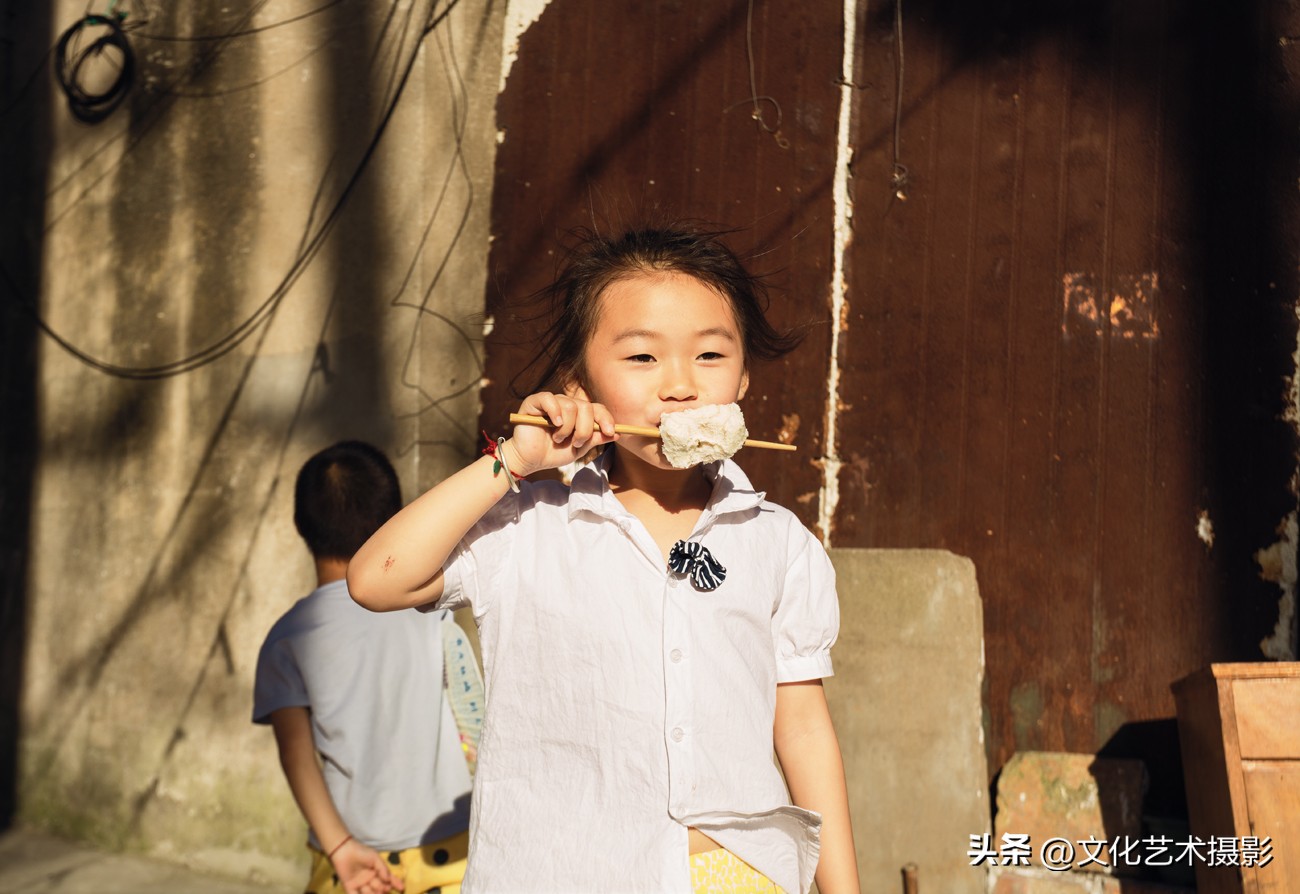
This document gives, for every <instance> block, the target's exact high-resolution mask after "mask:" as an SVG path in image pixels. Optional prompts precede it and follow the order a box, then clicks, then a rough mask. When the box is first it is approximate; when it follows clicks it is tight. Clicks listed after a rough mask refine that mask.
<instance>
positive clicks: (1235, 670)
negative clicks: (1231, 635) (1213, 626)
mask: <svg viewBox="0 0 1300 894" xmlns="http://www.w3.org/2000/svg"><path fill="white" fill-rule="evenodd" d="M1173 691H1174V700H1175V702H1176V703H1177V706H1178V738H1179V741H1180V743H1181V746H1182V752H1183V772H1184V777H1185V783H1186V787H1187V807H1188V813H1189V814H1190V820H1191V832H1192V835H1194V836H1196V837H1198V838H1201V839H1206V840H1208V839H1210V838H1215V839H1218V838H1235V839H1237V842H1238V844H1240V842H1241V839H1242V838H1250V837H1255V838H1259V839H1263V838H1270V839H1271V845H1272V850H1271V853H1272V860H1271V862H1268V863H1267V865H1264V866H1232V865H1218V866H1208V865H1206V864H1205V863H1203V862H1199V861H1198V862H1197V864H1196V889H1197V894H1300V662H1260V663H1251V664H1212V665H1210V666H1209V667H1206V668H1202V669H1201V670H1199V671H1197V672H1195V673H1193V674H1190V675H1189V676H1187V677H1184V678H1183V679H1181V680H1179V681H1178V682H1176V683H1174V684H1173ZM1248 843H1249V842H1248Z"/></svg>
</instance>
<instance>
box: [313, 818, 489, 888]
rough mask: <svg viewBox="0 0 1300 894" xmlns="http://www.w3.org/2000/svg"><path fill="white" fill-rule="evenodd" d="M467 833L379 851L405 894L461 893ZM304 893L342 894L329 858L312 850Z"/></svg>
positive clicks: (467, 841) (467, 842)
mask: <svg viewBox="0 0 1300 894" xmlns="http://www.w3.org/2000/svg"><path fill="white" fill-rule="evenodd" d="M468 853H469V833H468V832H462V833H461V834H459V835H455V836H453V837H451V838H444V839H443V840H442V841H435V842H433V843H432V844H426V845H424V846H423V847H412V848H407V849H406V850H404V851H381V854H382V855H383V857H384V859H385V860H387V861H388V865H389V866H390V867H391V868H392V871H393V875H394V876H396V877H397V878H400V879H402V880H403V881H405V882H406V892H405V894H460V882H461V879H463V878H464V877H465V857H466V855H467V854H468ZM305 894H344V891H343V885H342V884H340V883H339V880H338V876H336V875H335V874H334V866H333V864H332V863H330V861H329V858H328V857H326V856H325V855H324V854H322V853H321V852H320V851H318V850H316V849H315V848H312V849H311V880H310V881H309V882H308V883H307V890H306V892H305Z"/></svg>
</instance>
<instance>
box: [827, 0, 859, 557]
mask: <svg viewBox="0 0 1300 894" xmlns="http://www.w3.org/2000/svg"><path fill="white" fill-rule="evenodd" d="M857 26H858V0H845V3H844V52H843V54H842V62H841V68H840V116H839V124H838V127H837V129H836V145H835V184H834V189H833V190H832V196H833V202H834V207H835V248H834V261H833V267H832V270H831V319H832V320H835V321H836V324H835V325H834V326H832V327H831V350H830V355H831V357H830V370H829V372H828V376H827V378H828V381H827V397H826V449H825V458H824V461H823V462H822V489H821V500H820V503H821V505H820V506H819V511H818V522H817V527H818V530H819V531H820V533H821V538H822V543H823V544H824V545H825V546H828V547H829V546H830V545H831V522H832V520H833V519H834V518H835V510H836V508H837V507H838V506H839V502H840V458H839V447H838V445H837V443H836V441H837V439H838V435H839V431H838V428H839V412H840V410H839V407H840V333H841V332H847V331H848V301H847V300H846V294H845V293H846V289H847V284H846V282H845V279H844V256H845V254H846V253H847V252H848V247H849V242H850V241H851V233H850V224H851V221H852V219H853V202H852V200H851V199H850V197H849V165H850V163H851V162H852V161H853V147H852V145H851V144H850V143H849V125H850V122H851V119H852V113H853V69H854V68H855V56H854V52H855V46H854V45H855V44H856V43H857Z"/></svg>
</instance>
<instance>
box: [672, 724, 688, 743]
mask: <svg viewBox="0 0 1300 894" xmlns="http://www.w3.org/2000/svg"><path fill="white" fill-rule="evenodd" d="M685 735H686V733H684V732H682V728H681V727H680V726H678V727H674V728H673V741H674V742H680V741H681V740H682V737H684V736H685Z"/></svg>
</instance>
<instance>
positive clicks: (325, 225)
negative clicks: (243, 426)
mask: <svg viewBox="0 0 1300 894" xmlns="http://www.w3.org/2000/svg"><path fill="white" fill-rule="evenodd" d="M459 3H460V0H450V2H448V3H447V5H446V6H445V7H443V9H442V10H441V12H439V13H438V14H437V15H432V9H431V10H430V13H431V17H430V19H429V20H428V22H426V23H425V25H424V26H423V27H422V28H421V31H420V36H419V38H418V39H417V40H416V42H415V46H414V47H413V48H412V51H411V53H410V55H409V57H408V59H407V62H406V65H405V66H404V68H403V70H402V72H401V76H400V77H399V78H398V81H397V85H396V88H395V90H394V91H393V94H392V96H391V98H390V99H389V102H388V105H387V107H386V108H385V109H384V113H383V115H382V116H381V118H380V120H379V123H378V125H377V126H376V129H375V132H374V133H373V134H372V136H371V138H370V141H369V143H368V144H367V145H366V149H365V151H364V152H363V153H362V156H361V158H360V160H359V161H358V162H357V166H356V167H355V168H354V169H353V171H352V173H351V175H350V176H349V177H348V180H347V182H346V183H345V184H344V186H343V189H342V190H341V191H340V192H339V195H338V198H337V199H336V200H335V201H334V204H333V205H332V206H331V207H330V209H329V211H328V212H327V214H326V215H325V217H324V218H323V219H322V221H321V223H320V225H319V227H318V228H317V230H316V232H315V233H313V234H311V236H310V237H309V238H307V239H306V240H305V242H304V245H303V246H302V248H301V249H300V250H299V253H298V255H297V257H295V258H294V260H293V262H292V263H291V264H290V265H289V269H288V270H287V271H286V272H285V274H284V276H283V278H282V279H281V280H280V282H279V284H278V285H277V286H276V287H275V289H274V290H272V292H271V294H270V295H269V296H268V297H267V298H266V300H265V301H263V302H262V304H261V305H259V306H258V307H257V309H256V310H255V311H253V313H252V314H250V315H249V316H248V317H246V318H245V319H244V320H243V321H242V322H241V323H239V324H238V325H236V326H235V327H234V328H232V329H231V330H230V331H229V332H227V333H226V334H225V335H223V336H222V337H221V338H219V339H217V340H216V341H215V342H213V343H212V344H210V345H208V346H207V347H206V348H203V349H202V350H199V351H196V352H194V353H193V354H189V355H187V356H185V357H182V358H180V359H177V360H172V361H169V362H167V363H161V364H157V365H153V366H125V365H122V364H117V363H111V362H109V361H105V360H100V359H99V358H97V357H94V356H92V355H91V354H89V353H87V352H86V351H83V350H82V349H80V348H78V347H77V346H76V345H74V344H73V343H72V342H71V341H69V340H68V339H66V338H64V337H63V336H62V335H61V334H59V332H57V331H56V330H55V329H54V328H53V327H52V326H50V325H49V323H48V322H46V320H45V319H44V318H43V317H42V316H41V314H40V312H39V310H38V309H37V308H36V306H35V305H34V304H33V303H32V302H31V301H30V300H28V299H27V298H26V297H25V296H24V295H23V291H22V289H21V288H20V287H19V286H18V284H17V283H15V282H14V280H13V278H12V277H11V276H10V274H9V271H8V270H7V269H6V268H5V267H4V265H3V263H0V280H3V281H4V284H5V286H6V287H7V291H8V292H9V293H10V295H11V297H12V298H13V300H14V301H15V303H17V304H18V305H19V306H20V307H21V308H23V309H24V310H25V311H26V312H27V313H28V315H29V316H30V317H31V318H32V320H33V321H34V322H35V323H36V325H37V327H38V328H39V329H40V330H41V331H42V332H44V333H45V334H46V336H48V337H49V338H50V339H51V340H52V341H54V343H55V344H57V345H58V346H59V347H60V348H62V349H63V350H64V351H65V352H67V353H68V354H70V355H71V356H73V357H74V358H76V359H77V360H79V361H80V362H82V363H83V364H85V365H86V366H89V367H90V368H92V369H95V370H97V371H99V372H101V373H104V374H105V375H110V376H114V377H117V378H123V379H164V378H170V377H172V376H177V375H181V374H183V373H187V372H191V371H193V370H195V369H198V368H200V367H202V366H206V365H207V364H209V363H213V362H215V361H216V360H218V359H220V358H221V357H224V356H225V355H226V354H229V353H230V352H231V351H233V350H234V349H235V348H236V347H238V346H239V345H240V344H241V343H242V342H244V341H245V340H246V339H247V338H248V337H249V336H250V335H251V334H252V333H253V332H255V331H256V330H257V328H258V327H259V326H260V324H261V323H262V322H264V321H265V320H266V319H267V318H268V317H270V316H271V315H272V314H273V313H274V312H275V310H276V308H277V307H278V306H279V304H280V302H281V301H283V300H284V298H285V296H286V295H287V294H288V292H289V290H290V289H291V288H292V287H293V285H294V283H296V282H297V281H298V278H299V277H301V276H302V274H303V272H304V271H305V270H306V269H307V267H308V265H309V264H310V263H311V261H312V260H313V259H314V258H315V257H316V255H317V254H318V253H319V252H320V249H321V247H322V245H323V244H324V241H325V237H326V236H328V235H329V234H330V232H332V231H333V229H334V225H335V223H336V222H337V221H338V218H339V215H340V213H341V212H342V210H343V206H344V205H345V204H346V203H347V200H348V198H349V197H350V196H351V194H352V192H353V190H354V188H355V187H356V185H357V183H358V182H359V181H360V180H361V175H362V174H363V173H364V172H365V170H366V168H367V166H368V164H369V162H370V160H371V158H372V157H373V156H374V154H375V152H376V150H377V149H378V147H379V141H380V139H381V138H382V137H383V135H384V132H385V131H386V130H387V129H388V125H389V123H391V121H392V118H393V115H394V113H395V112H396V110H397V106H398V102H399V101H400V99H401V97H402V95H403V93H404V92H405V89H406V85H407V82H408V81H409V80H410V77H411V73H412V72H413V70H414V68H415V64H416V62H417V61H418V60H419V56H420V53H419V49H420V46H421V45H422V44H423V42H424V39H425V38H426V37H427V36H428V35H429V34H430V33H431V32H432V31H433V30H434V29H435V28H437V27H438V25H439V24H441V23H442V22H443V21H445V20H446V18H447V16H448V15H450V14H451V12H452V10H453V9H455V8H456V6H457V5H459Z"/></svg>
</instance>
